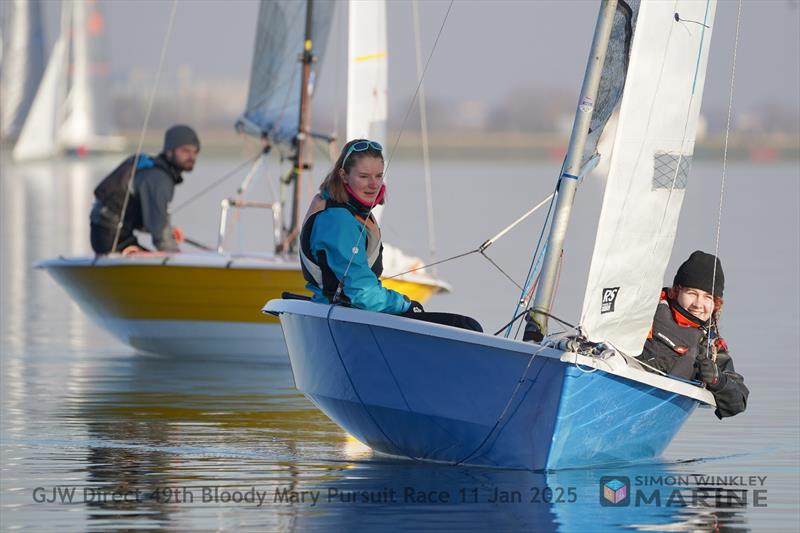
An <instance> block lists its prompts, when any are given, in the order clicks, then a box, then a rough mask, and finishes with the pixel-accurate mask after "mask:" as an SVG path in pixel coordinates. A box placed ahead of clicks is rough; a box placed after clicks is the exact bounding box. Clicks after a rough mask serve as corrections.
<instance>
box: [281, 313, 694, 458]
mask: <svg viewBox="0 0 800 533" xmlns="http://www.w3.org/2000/svg"><path fill="white" fill-rule="evenodd" d="M295 305H297V304H295ZM302 305H303V306H309V305H312V306H316V304H308V303H302ZM268 307H269V306H268ZM319 307H322V308H323V309H326V310H327V309H328V308H327V307H323V306H319ZM338 309H340V308H337V312H338ZM337 312H334V313H332V318H330V319H328V318H327V317H326V316H324V315H320V314H317V315H312V314H302V313H293V312H280V318H281V323H282V325H283V331H284V335H285V338H286V343H287V347H288V350H289V356H290V360H291V364H292V371H293V374H294V379H295V384H296V386H297V388H298V389H299V390H300V391H302V392H303V393H304V394H305V395H306V396H307V397H308V398H309V399H311V401H313V402H314V403H315V404H316V405H317V406H318V407H319V408H320V409H321V410H322V411H323V412H325V414H327V415H328V416H329V417H330V418H331V419H332V420H333V421H334V422H336V423H337V424H338V425H340V426H341V427H342V428H344V429H345V430H346V431H347V432H348V433H350V434H352V435H353V436H354V437H356V438H357V439H359V440H360V441H362V442H364V443H365V444H367V445H369V446H370V447H372V448H373V449H375V450H377V451H380V452H383V453H387V454H391V455H397V456H403V457H409V458H413V459H417V460H427V461H439V462H446V463H453V464H474V465H484V466H496V467H505V468H523V469H534V470H539V469H560V468H573V467H584V466H589V465H602V464H609V463H618V462H629V461H640V460H645V459H649V458H653V457H656V456H658V455H660V454H661V453H662V452H663V451H664V449H665V448H666V447H667V445H668V444H669V442H670V441H671V440H672V438H673V436H674V435H675V434H676V433H677V432H678V430H679V429H680V427H681V426H682V424H683V423H684V422H685V420H686V419H687V418H688V416H689V415H690V414H691V413H692V411H693V410H694V409H695V408H696V406H697V405H698V403H700V402H699V401H698V400H697V399H695V398H691V397H687V396H684V395H681V394H678V393H675V392H669V391H667V390H663V389H661V388H659V387H655V386H652V385H647V384H644V383H641V382H637V381H634V380H630V379H626V378H622V377H619V376H616V375H614V374H610V373H606V372H603V371H601V370H597V371H594V372H584V371H582V370H580V369H578V368H577V367H576V366H575V365H574V364H572V363H566V362H562V361H561V360H560V358H559V355H560V354H561V352H557V351H555V350H544V351H542V353H539V354H538V355H536V356H535V357H533V361H532V362H531V357H530V356H531V354H532V353H533V352H534V350H537V349H538V347H537V346H535V345H532V344H526V343H519V342H515V341H506V340H499V339H492V338H491V337H489V339H492V341H491V343H489V344H488V345H487V344H486V343H482V342H480V341H482V340H483V339H486V338H487V336H485V335H479V334H475V333H471V332H459V333H457V334H450V333H449V332H448V331H447V330H452V328H447V327H444V326H437V325H429V324H424V325H422V326H419V325H417V324H420V323H416V324H414V326H413V328H412V329H417V330H419V329H420V328H427V329H428V330H431V331H432V333H433V334H422V333H415V332H413V331H409V328H408V327H403V326H404V325H405V324H408V323H413V322H415V321H411V320H409V319H403V318H398V317H388V319H389V320H393V321H395V322H396V323H397V324H398V325H399V327H400V328H403V329H396V328H393V327H386V326H381V325H376V324H374V323H373V324H370V323H363V322H355V321H350V320H341V319H339V318H337ZM353 312H354V311H353V310H347V313H350V314H352V313H353ZM356 313H359V312H356ZM361 314H366V313H363V312H361ZM383 320H386V319H383ZM440 332H443V333H446V334H447V335H436V333H440ZM454 335H459V336H462V337H464V338H463V339H462V338H455V337H454ZM473 339H474V340H475V342H471V341H472V340H473ZM500 344H507V345H508V348H505V347H500V346H499V345H500ZM525 350H527V352H528V353H525ZM529 363H530V364H529Z"/></svg>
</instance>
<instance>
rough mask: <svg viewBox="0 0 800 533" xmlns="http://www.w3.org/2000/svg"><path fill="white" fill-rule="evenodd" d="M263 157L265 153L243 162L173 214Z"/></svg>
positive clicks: (184, 202)
mask: <svg viewBox="0 0 800 533" xmlns="http://www.w3.org/2000/svg"><path fill="white" fill-rule="evenodd" d="M262 155H263V153H261V152H259V153H258V155H255V156H253V157H251V158H249V159H246V160H244V161H242V162H241V163H240V164H239V165H237V166H236V168H234V169H232V170H230V171H228V172H226V173H225V174H223V175H222V177H220V178H219V179H218V180H216V181H215V182H213V183H211V184H210V185H208V186H206V187H205V188H203V189H202V190H200V191H199V192H197V193H195V194H194V195H192V196H191V197H189V198H188V199H187V200H185V201H183V202H181V203H180V204H179V205H178V206H177V207H176V208H175V209H172V210H171V213H172V214H175V213H177V212H178V211H180V210H181V209H183V208H184V207H186V206H187V205H189V204H190V203H192V202H194V201H195V200H197V199H198V198H200V197H201V196H203V195H204V194H206V193H207V192H208V191H210V190H211V189H213V188H214V187H216V186H218V185H220V184H222V182H224V181H226V180H228V179H230V178H232V177H233V176H235V175H236V174H238V173H239V172H241V170H242V169H243V168H245V167H246V166H247V165H253V164H258V161H259V159H260V158H261V156H262Z"/></svg>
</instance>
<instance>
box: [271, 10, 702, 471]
mask: <svg viewBox="0 0 800 533" xmlns="http://www.w3.org/2000/svg"><path fill="white" fill-rule="evenodd" d="M509 11H510V10H509ZM715 11H716V1H715V0H703V1H698V0H675V1H673V2H661V1H658V0H641V1H639V0H602V1H601V6H600V13H599V16H598V19H597V25H596V28H595V33H594V39H593V42H592V47H591V51H590V54H589V60H588V64H587V66H586V71H585V77H584V81H583V86H582V88H581V93H580V98H579V100H578V105H577V109H576V111H575V120H574V123H573V129H572V136H571V138H570V144H569V150H568V152H567V156H566V159H565V161H564V165H563V166H562V168H561V171H560V173H559V175H558V179H557V194H556V199H555V208H554V211H553V215H552V219H551V220H550V222H549V225H550V228H549V232H548V233H547V234H548V238H547V240H546V241H545V242H544V243H543V244H542V248H537V253H535V254H534V256H535V257H534V259H535V261H534V262H533V263H532V264H531V271H530V273H529V278H528V280H527V282H526V285H525V287H524V289H523V291H522V297H521V298H520V301H521V302H523V303H522V304H521V305H523V307H522V313H518V314H517V317H521V316H523V315H527V316H529V317H530V320H531V322H530V323H529V326H532V325H536V326H537V328H531V333H535V332H538V333H539V334H541V335H543V336H544V337H543V338H542V340H541V342H539V343H532V342H522V341H518V340H514V339H510V338H499V337H497V336H492V335H488V334H482V333H476V332H473V331H466V330H463V329H457V328H453V327H449V326H444V325H439V324H430V323H427V322H422V321H418V320H413V319H410V318H405V317H398V316H392V315H387V314H382V313H373V312H368V311H362V310H357V309H350V308H345V307H341V306H336V305H321V304H317V303H312V302H300V301H293V300H273V301H270V302H268V303H267V305H266V306H265V307H264V312H265V313H268V314H271V315H274V316H278V317H280V320H281V324H282V326H283V330H284V334H285V337H286V342H287V344H288V348H289V358H290V361H291V364H292V371H293V375H294V379H295V384H296V386H297V388H298V389H299V390H300V391H301V392H303V393H304V394H305V395H306V396H307V397H308V398H309V399H310V400H311V401H312V402H314V403H315V404H316V405H317V406H318V407H319V408H320V409H321V410H322V411H323V412H325V413H326V414H327V415H328V416H329V417H330V418H331V419H332V420H333V421H334V422H336V423H337V424H339V425H340V426H341V427H342V428H343V429H344V430H345V431H347V432H348V433H349V434H351V435H353V436H354V437H356V438H357V439H359V440H360V441H361V442H363V443H364V444H366V445H368V446H370V447H371V448H373V449H374V450H377V451H379V452H383V453H387V454H390V455H394V456H400V457H407V458H410V459H413V460H424V461H435V462H441V463H449V464H472V465H483V466H493V467H504V468H523V469H531V470H550V469H563V468H581V467H588V466H597V465H610V464H619V463H626V462H633V461H646V460H651V459H652V458H654V457H657V456H659V455H660V454H661V453H662V452H663V451H664V450H665V448H666V447H667V445H668V444H669V443H670V441H671V440H672V438H673V437H674V436H675V435H676V434H677V432H678V431H679V430H680V428H681V426H682V425H683V423H684V422H685V421H686V420H687V419H688V417H689V416H690V415H691V413H692V412H693V411H694V410H695V408H697V407H698V406H699V405H715V399H714V396H713V395H712V394H711V393H710V392H709V391H708V390H706V389H705V388H704V387H703V386H702V384H700V383H697V382H690V381H687V380H682V379H677V378H673V377H671V376H667V375H663V374H656V373H652V372H649V371H648V370H647V369H645V368H644V367H643V366H642V365H641V364H640V363H639V362H638V361H637V360H636V359H634V356H636V355H639V354H640V353H641V351H642V347H643V345H644V342H645V340H646V338H647V333H648V331H649V329H650V327H651V324H652V320H653V314H654V312H655V309H656V306H657V303H658V296H659V292H660V289H661V287H662V280H663V277H664V272H665V269H666V266H667V262H668V260H669V256H670V253H671V250H672V246H673V242H674V238H675V231H676V227H677V223H678V215H679V212H680V208H681V203H682V201H683V197H684V193H685V189H686V185H687V182H688V177H689V172H690V167H691V158H692V154H693V151H694V142H695V134H696V130H697V124H698V116H699V112H700V103H701V100H702V93H703V85H704V82H705V72H706V67H707V63H708V53H709V44H710V39H711V29H712V26H713V20H714V14H715ZM509 16H511V13H509ZM616 108H618V109H619V121H618V124H617V128H616V132H615V134H614V143H613V146H614V149H613V151H612V153H611V156H610V164H609V170H608V176H607V180H606V190H605V196H604V198H603V206H602V210H601V214H600V220H599V223H598V227H597V237H596V241H595V249H594V254H593V257H592V262H591V268H590V272H589V276H588V280H587V282H586V293H585V297H584V305H583V311H582V313H581V318H580V322H579V324H578V326H576V327H575V331H574V334H572V335H569V336H567V335H565V334H564V333H559V334H551V335H549V336H547V333H548V329H547V323H548V318H549V317H551V316H552V315H550V310H551V306H552V304H553V297H554V288H555V285H556V281H557V278H558V275H559V263H560V260H561V257H562V254H563V250H564V240H565V236H566V232H567V225H568V223H569V216H570V210H571V209H572V205H573V200H574V195H575V193H576V190H577V188H578V183H579V182H580V180H581V178H582V177H583V176H585V175H586V173H587V172H589V171H590V169H591V168H592V167H593V166H594V165H596V163H597V158H598V157H601V158H602V157H604V156H606V155H607V154H603V153H600V154H598V152H597V149H598V140H599V137H600V135H601V133H602V132H603V131H604V129H605V127H606V125H607V122H608V120H609V117H611V115H612V112H613V111H614V110H615V109H616ZM543 234H544V232H543ZM539 252H541V255H539ZM539 265H541V268H540V269H539V268H538V267H539ZM537 270H539V272H538V273H537ZM537 276H538V278H539V283H538V285H536V286H535V288H536V293H535V299H534V301H533V303H532V305H529V302H528V301H527V294H528V290H529V289H532V287H533V286H534V283H533V280H534V279H535V278H536V277H537ZM517 310H518V311H519V307H518V308H517ZM509 330H510V328H509Z"/></svg>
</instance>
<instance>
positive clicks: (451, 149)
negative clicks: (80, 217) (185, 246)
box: [2, 129, 800, 164]
mask: <svg viewBox="0 0 800 533" xmlns="http://www.w3.org/2000/svg"><path fill="white" fill-rule="evenodd" d="M198 132H199V134H200V139H201V142H202V148H203V150H202V151H203V154H204V155H212V156H217V157H220V156H231V157H242V156H249V155H250V154H255V153H257V151H258V150H259V149H260V148H259V142H258V140H257V139H254V138H251V137H246V136H243V135H239V134H237V133H236V132H234V131H232V129H231V130H223V129H208V130H203V129H200V130H199V131H198ZM122 134H123V135H124V136H125V137H126V138H127V140H128V144H127V151H128V152H133V151H134V150H135V148H136V144H137V142H138V132H133V131H123V132H122ZM388 138H389V141H388V142H387V143H386V146H385V149H386V150H387V151H388V152H392V151H393V150H394V151H395V153H394V155H393V157H395V158H398V159H403V160H406V159H413V158H421V157H422V148H421V139H420V135H419V133H418V132H406V133H404V134H403V135H402V137H401V138H400V141H399V142H397V133H396V132H390V133H389V135H388ZM161 139H162V137H161V133H160V132H159V133H152V134H148V135H146V136H145V142H144V147H143V151H144V152H147V153H155V152H157V151H158V150H159V149H160V145H161ZM724 141H725V139H724V137H723V136H722V135H715V136H708V137H706V138H704V139H702V140H699V141H697V143H696V145H695V151H694V159H695V160H696V161H714V160H722V156H723V153H724ZM337 142H338V143H341V142H342V140H339V141H337ZM395 145H396V150H395ZM566 145H567V138H566V137H564V136H562V135H558V134H550V133H545V134H521V133H508V132H458V133H434V134H432V135H431V136H430V154H431V158H432V159H433V160H444V161H452V160H468V161H471V160H480V159H492V160H509V161H561V160H562V159H563V157H564V154H565V152H566ZM2 148H3V152H4V159H5V158H6V157H8V156H10V151H11V146H9V144H8V143H5V142H4V143H3V145H2ZM324 148H325V146H324V145H323V144H321V142H319V141H316V142H315V154H317V153H319V154H320V155H321V156H322V157H324ZM728 159H729V160H732V161H751V162H754V163H772V162H782V163H792V162H795V163H798V164H800V138H798V137H792V136H790V135H782V136H773V137H766V136H763V137H755V136H749V135H748V136H745V135H732V136H731V138H730V140H729V144H728ZM4 162H5V161H4Z"/></svg>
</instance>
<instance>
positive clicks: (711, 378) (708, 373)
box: [698, 358, 727, 391]
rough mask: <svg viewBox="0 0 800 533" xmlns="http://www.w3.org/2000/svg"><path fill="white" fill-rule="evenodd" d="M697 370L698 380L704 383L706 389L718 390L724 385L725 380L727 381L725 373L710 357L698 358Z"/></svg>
mask: <svg viewBox="0 0 800 533" xmlns="http://www.w3.org/2000/svg"><path fill="white" fill-rule="evenodd" d="M698 372H699V373H700V380H701V381H702V382H703V383H705V384H706V388H707V389H708V390H710V391H718V390H720V389H722V388H723V387H724V386H725V382H726V381H727V378H726V377H725V374H723V373H722V372H720V370H719V367H718V366H717V363H715V362H714V361H712V360H711V359H708V358H703V359H700V362H699V364H698Z"/></svg>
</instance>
